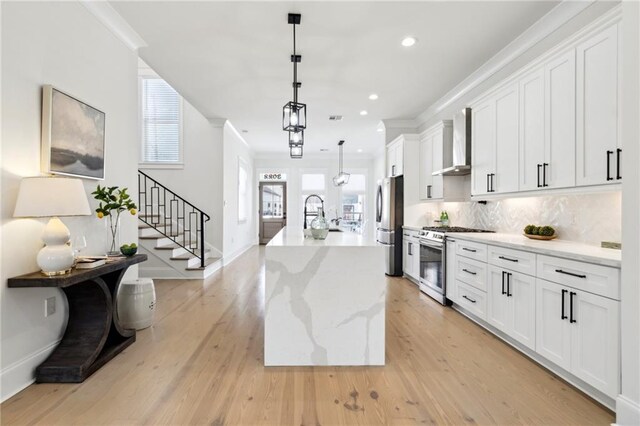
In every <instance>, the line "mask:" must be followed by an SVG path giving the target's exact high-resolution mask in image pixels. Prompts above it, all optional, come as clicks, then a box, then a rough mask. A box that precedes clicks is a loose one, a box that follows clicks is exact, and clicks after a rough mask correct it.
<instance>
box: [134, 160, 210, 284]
mask: <svg viewBox="0 0 640 426" xmlns="http://www.w3.org/2000/svg"><path fill="white" fill-rule="evenodd" d="M138 197H139V198H138V199H139V200H140V203H139V207H140V209H139V214H138V218H139V220H140V222H139V224H138V239H139V245H140V247H141V249H142V250H141V251H142V252H146V253H147V254H148V255H150V256H149V257H150V259H149V262H148V263H149V264H152V265H162V266H160V267H158V266H156V267H155V268H157V269H159V270H162V271H163V272H162V275H161V276H151V277H152V278H183V279H184V278H187V279H204V278H207V277H208V276H210V275H211V274H213V273H214V272H215V271H216V270H218V269H219V268H220V267H221V266H222V260H221V256H220V253H219V252H218V251H217V250H215V249H214V248H213V247H208V246H207V243H206V242H205V238H204V236H205V226H206V223H207V222H208V221H209V220H210V219H211V218H210V217H209V215H208V214H206V213H205V212H203V211H202V210H200V209H199V208H197V207H195V206H194V205H193V204H191V203H189V202H188V201H186V200H185V199H184V198H182V197H180V196H179V195H178V194H176V193H175V192H173V191H171V190H170V189H169V188H167V187H166V186H164V185H162V184H161V183H159V182H158V181H156V180H155V179H153V178H152V177H151V176H149V175H147V174H145V173H144V172H142V171H140V170H138ZM144 271H145V269H144V268H143V267H141V275H147V274H146V273H145V272H144ZM151 274H152V273H151Z"/></svg>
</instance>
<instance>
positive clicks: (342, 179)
mask: <svg viewBox="0 0 640 426" xmlns="http://www.w3.org/2000/svg"><path fill="white" fill-rule="evenodd" d="M343 145H344V141H340V142H338V149H339V151H340V152H339V154H338V155H339V162H338V174H337V175H336V176H335V177H334V178H333V184H334V185H335V186H342V185H346V184H347V183H349V177H350V176H351V175H350V174H349V173H345V172H344V170H343V169H342V163H343V159H344V152H343V149H344V147H343Z"/></svg>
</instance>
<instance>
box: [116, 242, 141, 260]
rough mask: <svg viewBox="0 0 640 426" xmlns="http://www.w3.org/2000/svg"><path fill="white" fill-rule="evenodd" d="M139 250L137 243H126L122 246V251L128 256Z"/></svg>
mask: <svg viewBox="0 0 640 426" xmlns="http://www.w3.org/2000/svg"><path fill="white" fill-rule="evenodd" d="M137 252H138V246H137V245H136V243H131V244H124V245H123V246H121V247H120V253H122V254H124V255H125V256H127V257H128V256H133V255H134V254H136V253H137Z"/></svg>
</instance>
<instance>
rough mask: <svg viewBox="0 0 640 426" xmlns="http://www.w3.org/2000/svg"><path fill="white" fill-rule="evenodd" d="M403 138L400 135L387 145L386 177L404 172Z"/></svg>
mask: <svg viewBox="0 0 640 426" xmlns="http://www.w3.org/2000/svg"><path fill="white" fill-rule="evenodd" d="M403 165H404V140H403V139H402V137H400V138H399V139H396V140H395V141H393V142H391V143H390V144H389V145H387V177H393V176H400V175H402V174H403V173H404V170H403Z"/></svg>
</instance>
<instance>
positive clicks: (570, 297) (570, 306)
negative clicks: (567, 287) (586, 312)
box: [569, 291, 578, 324]
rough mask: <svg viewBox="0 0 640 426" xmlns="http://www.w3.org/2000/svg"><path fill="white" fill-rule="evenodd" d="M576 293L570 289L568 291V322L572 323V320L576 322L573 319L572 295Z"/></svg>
mask: <svg viewBox="0 0 640 426" xmlns="http://www.w3.org/2000/svg"><path fill="white" fill-rule="evenodd" d="M576 294H577V293H576V292H575V291H572V292H570V293H569V322H570V323H572V324H573V323H574V322H578V321H576V320H575V319H573V296H575V295H576Z"/></svg>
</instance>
